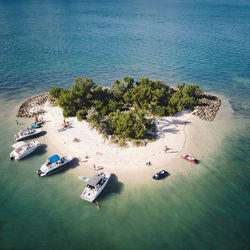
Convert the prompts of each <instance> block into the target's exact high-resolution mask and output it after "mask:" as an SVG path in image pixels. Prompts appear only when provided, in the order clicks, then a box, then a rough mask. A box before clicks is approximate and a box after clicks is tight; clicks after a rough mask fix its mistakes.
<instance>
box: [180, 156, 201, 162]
mask: <svg viewBox="0 0 250 250" xmlns="http://www.w3.org/2000/svg"><path fill="white" fill-rule="evenodd" d="M181 158H182V159H185V160H187V161H191V162H193V163H195V164H197V163H198V160H197V159H195V158H194V157H191V156H189V155H181Z"/></svg>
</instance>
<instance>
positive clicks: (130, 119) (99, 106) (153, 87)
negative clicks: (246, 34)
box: [50, 76, 202, 139]
mask: <svg viewBox="0 0 250 250" xmlns="http://www.w3.org/2000/svg"><path fill="white" fill-rule="evenodd" d="M201 93H202V90H201V89H200V88H199V86H198V85H195V84H191V85H187V84H185V83H182V84H181V85H178V86H177V89H176V88H173V87H169V86H168V85H167V84H166V83H165V82H164V81H159V80H155V81H152V80H150V79H148V78H141V79H140V81H139V82H136V84H134V79H133V78H132V77H128V76H127V77H124V78H123V80H122V81H119V80H115V81H114V82H113V83H112V87H111V88H104V87H101V86H97V85H96V84H95V83H94V82H93V81H92V80H91V79H88V78H85V79H84V80H82V78H76V79H75V83H74V84H73V86H72V88H71V89H65V88H58V87H57V88H53V89H51V91H50V95H51V97H52V98H54V99H56V100H58V103H59V106H60V107H61V108H62V110H63V115H64V116H65V117H70V116H77V118H78V120H80V121H81V120H83V119H86V120H87V121H88V122H89V123H90V124H91V125H92V126H93V127H96V128H97V129H99V131H100V132H102V133H103V134H106V135H115V136H117V137H119V138H123V139H146V138H150V133H147V131H148V130H153V128H154V124H153V120H152V119H150V118H148V117H151V116H158V117H161V116H169V115H170V116H172V115H174V114H175V113H177V112H179V111H181V110H183V109H186V108H189V109H193V108H194V107H195V106H197V105H199V104H200V98H201V97H200V96H201ZM151 138H152V133H151Z"/></svg>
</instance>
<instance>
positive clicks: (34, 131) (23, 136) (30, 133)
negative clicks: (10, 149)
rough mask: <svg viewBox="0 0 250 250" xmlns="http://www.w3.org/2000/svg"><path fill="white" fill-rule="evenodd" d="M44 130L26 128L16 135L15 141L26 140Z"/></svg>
mask: <svg viewBox="0 0 250 250" xmlns="http://www.w3.org/2000/svg"><path fill="white" fill-rule="evenodd" d="M41 132H42V130H41V129H26V130H21V131H19V132H18V133H17V134H15V135H14V140H15V141H20V140H24V139H26V138H28V137H31V136H35V135H38V134H40V133H41Z"/></svg>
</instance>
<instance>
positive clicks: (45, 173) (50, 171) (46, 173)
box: [37, 156, 73, 177]
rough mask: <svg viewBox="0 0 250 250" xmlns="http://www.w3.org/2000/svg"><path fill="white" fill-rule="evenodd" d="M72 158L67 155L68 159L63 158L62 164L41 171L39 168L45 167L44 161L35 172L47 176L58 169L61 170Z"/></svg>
mask: <svg viewBox="0 0 250 250" xmlns="http://www.w3.org/2000/svg"><path fill="white" fill-rule="evenodd" d="M72 160H73V157H71V156H68V159H67V160H65V161H64V162H63V163H62V164H60V165H58V166H57V167H55V168H53V169H50V170H48V171H45V172H43V171H42V170H41V169H43V168H45V167H46V163H44V164H43V165H42V166H41V168H40V169H39V170H37V174H38V175H39V176H41V177H45V176H49V175H51V174H54V173H56V172H58V171H60V170H62V169H63V168H64V167H65V166H66V165H67V164H68V163H69V162H71V161H72Z"/></svg>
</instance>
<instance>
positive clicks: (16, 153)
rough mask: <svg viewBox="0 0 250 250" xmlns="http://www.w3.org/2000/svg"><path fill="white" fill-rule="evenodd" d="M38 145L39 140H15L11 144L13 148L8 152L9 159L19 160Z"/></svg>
mask: <svg viewBox="0 0 250 250" xmlns="http://www.w3.org/2000/svg"><path fill="white" fill-rule="evenodd" d="M39 146H40V142H38V141H31V142H27V143H25V142H22V141H21V142H17V143H15V144H13V145H12V147H13V148H14V150H13V151H12V152H11V153H10V159H11V160H17V161H18V160H20V159H22V158H23V157H25V156H27V155H29V154H30V153H32V152H33V151H34V150H36V149H37V148H38V147H39Z"/></svg>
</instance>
